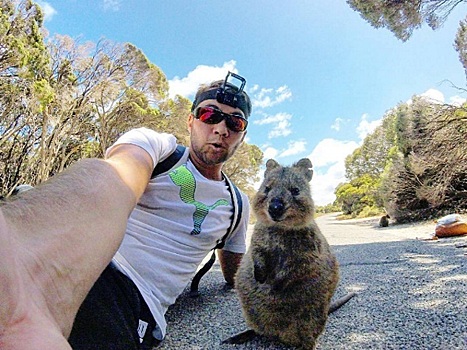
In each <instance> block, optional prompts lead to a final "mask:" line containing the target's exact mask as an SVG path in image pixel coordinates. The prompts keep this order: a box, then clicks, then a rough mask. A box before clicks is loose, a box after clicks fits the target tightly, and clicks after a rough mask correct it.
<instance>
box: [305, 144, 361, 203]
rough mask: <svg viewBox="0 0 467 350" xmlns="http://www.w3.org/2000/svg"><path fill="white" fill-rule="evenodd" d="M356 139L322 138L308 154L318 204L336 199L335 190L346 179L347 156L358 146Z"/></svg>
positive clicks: (314, 196)
mask: <svg viewBox="0 0 467 350" xmlns="http://www.w3.org/2000/svg"><path fill="white" fill-rule="evenodd" d="M358 146H359V145H358V143H357V142H355V141H339V140H335V139H329V138H328V139H324V140H322V141H321V142H320V143H319V144H318V145H317V146H316V147H315V148H314V149H313V151H312V152H311V154H310V155H309V156H308V158H310V160H311V162H312V163H313V169H314V175H313V180H312V186H313V187H312V189H313V199H314V201H315V203H316V204H317V205H325V204H328V203H332V202H333V201H334V200H335V195H334V190H335V188H336V187H337V185H338V184H340V183H341V182H344V181H345V157H347V156H348V155H349V154H351V153H352V152H353V151H354V150H355V149H356V148H357V147H358Z"/></svg>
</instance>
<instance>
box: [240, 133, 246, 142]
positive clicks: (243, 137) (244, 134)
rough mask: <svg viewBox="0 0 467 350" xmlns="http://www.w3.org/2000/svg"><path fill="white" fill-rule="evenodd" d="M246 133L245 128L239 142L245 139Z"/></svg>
mask: <svg viewBox="0 0 467 350" xmlns="http://www.w3.org/2000/svg"><path fill="white" fill-rule="evenodd" d="M246 133H247V131H246V130H245V131H244V132H243V136H242V140H241V141H240V143H242V142H243V141H244V140H245V136H246Z"/></svg>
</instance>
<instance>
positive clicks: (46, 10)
mask: <svg viewBox="0 0 467 350" xmlns="http://www.w3.org/2000/svg"><path fill="white" fill-rule="evenodd" d="M36 2H37V4H38V5H39V6H40V7H41V9H42V12H43V14H44V22H50V21H51V20H52V18H53V16H55V15H56V14H57V11H56V10H55V9H54V8H53V7H52V5H50V4H49V3H48V2H46V1H41V0H37V1H36Z"/></svg>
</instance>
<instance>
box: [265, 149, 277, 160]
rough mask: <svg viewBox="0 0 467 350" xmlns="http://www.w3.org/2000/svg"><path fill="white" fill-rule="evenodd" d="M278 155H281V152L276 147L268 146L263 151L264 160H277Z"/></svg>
mask: <svg viewBox="0 0 467 350" xmlns="http://www.w3.org/2000/svg"><path fill="white" fill-rule="evenodd" d="M278 154H279V151H278V150H277V149H275V148H274V147H271V146H268V147H266V148H265V149H263V159H264V160H268V159H274V158H277V155H278Z"/></svg>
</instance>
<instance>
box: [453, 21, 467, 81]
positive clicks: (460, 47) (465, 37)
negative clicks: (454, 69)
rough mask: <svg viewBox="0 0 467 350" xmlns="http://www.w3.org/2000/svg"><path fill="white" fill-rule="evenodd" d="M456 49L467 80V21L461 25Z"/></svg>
mask: <svg viewBox="0 0 467 350" xmlns="http://www.w3.org/2000/svg"><path fill="white" fill-rule="evenodd" d="M454 47H455V49H456V51H457V52H458V53H459V60H460V61H461V63H462V66H463V67H464V72H465V76H466V78H467V20H463V21H461V22H460V24H459V29H458V31H457V34H456V40H455V41H454Z"/></svg>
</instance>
